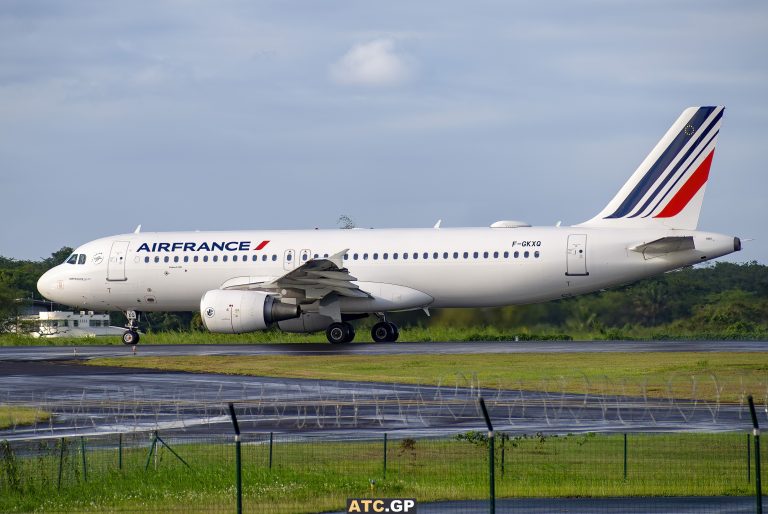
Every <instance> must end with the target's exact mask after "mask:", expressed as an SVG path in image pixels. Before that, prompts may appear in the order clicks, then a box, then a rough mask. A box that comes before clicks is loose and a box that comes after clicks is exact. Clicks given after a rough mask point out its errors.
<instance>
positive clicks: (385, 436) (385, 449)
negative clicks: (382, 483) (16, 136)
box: [384, 432, 387, 480]
mask: <svg viewBox="0 0 768 514" xmlns="http://www.w3.org/2000/svg"><path fill="white" fill-rule="evenodd" d="M386 479H387V433H386V432H384V480H386Z"/></svg>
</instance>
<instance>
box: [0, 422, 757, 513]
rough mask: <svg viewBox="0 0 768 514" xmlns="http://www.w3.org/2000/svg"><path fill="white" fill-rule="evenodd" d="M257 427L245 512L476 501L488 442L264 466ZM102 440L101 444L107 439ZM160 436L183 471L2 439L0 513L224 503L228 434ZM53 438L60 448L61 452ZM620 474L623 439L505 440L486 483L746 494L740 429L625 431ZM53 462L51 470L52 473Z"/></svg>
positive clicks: (548, 491)
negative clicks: (405, 500) (388, 501)
mask: <svg viewBox="0 0 768 514" xmlns="http://www.w3.org/2000/svg"><path fill="white" fill-rule="evenodd" d="M266 437H267V436H265V435H264V434H247V435H246V437H245V443H244V445H243V485H244V507H245V508H244V510H245V511H246V512H265V513H286V512H318V511H326V510H334V509H336V510H339V509H342V508H343V506H344V502H345V499H346V498H348V497H360V496H363V497H370V496H380V497H415V498H416V499H417V500H418V501H420V502H426V501H438V500H464V499H477V500H481V499H484V498H486V495H487V487H488V482H487V480H488V478H487V477H488V475H487V473H488V464H487V455H488V452H487V449H486V448H485V446H484V441H483V440H482V438H480V439H474V440H473V441H459V440H457V439H455V438H454V439H402V440H390V445H389V446H388V452H387V463H388V467H387V477H386V479H384V478H383V473H382V461H383V445H382V442H381V441H380V440H377V441H351V442H324V441H317V440H315V441H310V442H283V441H278V442H276V443H275V447H274V451H273V461H274V463H273V467H272V469H269V467H268V445H267V444H265V443H266ZM110 441H111V444H110ZM166 441H168V442H169V443H170V444H171V445H172V446H173V448H174V450H175V451H177V452H178V453H179V454H180V455H181V456H183V458H184V459H185V460H186V461H187V462H189V463H190V466H191V467H190V468H186V467H185V466H184V465H183V464H181V463H180V462H179V461H178V460H177V459H176V458H175V457H174V456H172V455H171V454H170V452H168V450H166V449H164V448H163V447H160V448H159V450H158V452H157V453H156V454H155V455H153V457H152V458H151V459H150V460H149V466H148V469H147V470H146V471H145V465H146V462H147V460H146V459H147V447H148V445H149V440H146V439H145V440H143V441H139V442H138V443H137V442H134V446H132V447H130V446H126V447H124V450H123V459H122V466H123V467H122V469H118V467H117V466H118V459H117V452H118V449H117V447H116V444H115V442H116V441H114V436H112V439H110V440H104V439H102V441H101V443H98V442H97V441H95V440H93V439H89V440H88V441H86V443H85V445H84V447H85V448H86V451H87V466H88V469H87V480H86V479H85V476H84V474H83V470H82V462H83V460H82V458H81V455H80V453H79V452H80V449H81V448H82V447H81V445H80V442H79V438H77V439H69V440H66V441H63V444H62V441H54V442H48V443H39V442H34V443H32V442H31V443H26V446H24V445H23V444H22V443H20V442H13V443H11V444H10V445H9V444H8V443H2V444H3V445H5V446H4V448H3V468H2V469H3V470H5V475H6V476H3V474H2V473H0V482H2V485H3V494H2V495H0V511H2V512H22V511H57V512H117V511H123V510H130V511H131V512H141V511H151V512H169V511H178V512H212V511H224V510H228V511H232V510H234V499H235V498H234V478H235V469H234V451H233V450H234V449H233V445H232V443H231V440H227V439H223V438H219V439H218V441H205V440H198V441H194V440H192V441H190V440H189V438H188V439H187V441H186V442H180V441H174V440H173V439H172V438H170V437H169V438H167V439H166ZM62 446H63V449H62ZM628 450H629V451H628V469H627V479H626V480H624V474H623V471H624V470H623V463H624V460H623V457H624V454H623V436H622V435H621V434H613V435H595V434H583V435H568V436H559V437H557V436H533V437H520V438H512V439H508V440H506V441H505V445H504V451H505V459H504V461H505V465H504V468H503V469H502V467H501V446H500V445H499V446H497V454H496V477H497V483H496V491H497V495H498V497H499V498H503V497H572V496H580V497H612V496H720V495H726V496H728V495H739V496H741V495H748V494H750V492H751V491H752V486H751V484H750V482H749V481H747V479H746V459H747V456H746V452H745V444H744V434H630V435H629V436H628ZM59 470H61V475H60V477H61V478H59Z"/></svg>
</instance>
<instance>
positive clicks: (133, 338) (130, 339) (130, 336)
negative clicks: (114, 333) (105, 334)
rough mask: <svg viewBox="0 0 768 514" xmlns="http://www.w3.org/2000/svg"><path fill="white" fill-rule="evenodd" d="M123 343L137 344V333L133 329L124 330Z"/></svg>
mask: <svg viewBox="0 0 768 514" xmlns="http://www.w3.org/2000/svg"><path fill="white" fill-rule="evenodd" d="M123 344H127V345H131V346H133V345H137V344H139V333H138V332H136V331H135V330H126V331H125V332H123Z"/></svg>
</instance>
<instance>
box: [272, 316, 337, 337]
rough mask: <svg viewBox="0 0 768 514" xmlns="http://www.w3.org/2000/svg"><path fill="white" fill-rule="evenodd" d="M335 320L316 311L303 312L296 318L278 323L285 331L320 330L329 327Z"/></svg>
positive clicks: (303, 331)
mask: <svg viewBox="0 0 768 514" xmlns="http://www.w3.org/2000/svg"><path fill="white" fill-rule="evenodd" d="M331 323H333V320H332V319H331V318H329V317H328V316H323V315H321V314H318V313H316V312H303V313H302V314H301V316H299V317H298V318H295V319H288V320H284V321H281V322H280V323H278V324H277V326H278V327H280V330H282V331H283V332H300V333H306V332H320V331H321V330H325V329H326V328H328V325H330V324H331Z"/></svg>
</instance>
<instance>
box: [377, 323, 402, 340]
mask: <svg viewBox="0 0 768 514" xmlns="http://www.w3.org/2000/svg"><path fill="white" fill-rule="evenodd" d="M396 329H397V327H395V326H394V325H393V324H392V323H387V322H386V321H380V322H379V323H376V324H375V325H374V326H373V327H372V328H371V339H373V342H374V343H390V342H392V341H394V340H395V330H396Z"/></svg>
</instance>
